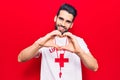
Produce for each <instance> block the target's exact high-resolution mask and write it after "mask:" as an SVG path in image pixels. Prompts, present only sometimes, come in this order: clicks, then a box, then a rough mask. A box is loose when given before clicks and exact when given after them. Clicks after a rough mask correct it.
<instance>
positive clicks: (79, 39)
mask: <svg viewBox="0 0 120 80" xmlns="http://www.w3.org/2000/svg"><path fill="white" fill-rule="evenodd" d="M77 41H78V44H79V45H80V47H81V48H82V49H83V50H84V51H85V53H89V52H90V51H89V49H88V47H87V44H86V43H85V41H84V40H83V38H79V37H77Z"/></svg>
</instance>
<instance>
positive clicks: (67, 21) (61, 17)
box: [58, 17, 72, 23]
mask: <svg viewBox="0 0 120 80" xmlns="http://www.w3.org/2000/svg"><path fill="white" fill-rule="evenodd" d="M58 18H59V19H61V20H64V18H62V17H58ZM66 22H68V23H72V21H70V20H66Z"/></svg>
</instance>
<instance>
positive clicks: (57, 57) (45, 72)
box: [39, 36, 89, 80]
mask: <svg viewBox="0 0 120 80" xmlns="http://www.w3.org/2000/svg"><path fill="white" fill-rule="evenodd" d="M76 39H77V41H78V44H79V45H80V47H81V48H82V49H83V50H84V51H85V52H86V53H88V52H89V49H88V48H87V45H86V43H85V42H84V40H83V39H82V38H80V37H77V36H76ZM55 43H56V44H57V45H59V46H63V45H65V44H68V41H67V38H66V37H65V38H58V37H55ZM39 51H40V52H41V54H42V59H41V73H40V74H41V76H40V80H82V70H81V62H80V57H78V56H77V55H76V54H75V53H71V52H69V51H65V50H61V51H58V50H57V49H56V48H53V47H49V48H48V47H43V48H41V49H40V50H39Z"/></svg>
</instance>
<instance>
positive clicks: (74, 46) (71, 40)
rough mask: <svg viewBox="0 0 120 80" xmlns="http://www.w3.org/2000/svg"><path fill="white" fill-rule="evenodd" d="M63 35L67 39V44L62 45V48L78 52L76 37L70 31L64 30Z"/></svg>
mask: <svg viewBox="0 0 120 80" xmlns="http://www.w3.org/2000/svg"><path fill="white" fill-rule="evenodd" d="M63 35H64V36H67V37H68V39H69V44H68V45H67V46H64V47H63V48H64V49H66V50H68V51H71V52H74V53H78V52H80V51H79V50H80V46H79V44H78V42H77V40H76V37H75V35H73V34H72V33H70V32H66V33H64V34H63Z"/></svg>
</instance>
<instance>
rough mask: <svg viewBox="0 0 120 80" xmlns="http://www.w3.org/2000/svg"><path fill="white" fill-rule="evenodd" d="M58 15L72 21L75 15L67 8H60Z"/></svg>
mask: <svg viewBox="0 0 120 80" xmlns="http://www.w3.org/2000/svg"><path fill="white" fill-rule="evenodd" d="M58 17H62V18H64V19H65V20H70V21H72V20H73V18H74V16H73V15H72V14H71V13H68V12H67V11H65V10H60V13H59V15H58Z"/></svg>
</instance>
